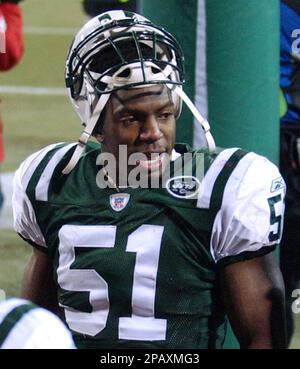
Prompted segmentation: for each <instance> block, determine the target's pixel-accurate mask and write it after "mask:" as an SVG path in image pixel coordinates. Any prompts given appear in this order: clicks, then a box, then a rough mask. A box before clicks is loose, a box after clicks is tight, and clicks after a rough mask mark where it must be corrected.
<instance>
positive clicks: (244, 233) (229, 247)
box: [210, 153, 285, 262]
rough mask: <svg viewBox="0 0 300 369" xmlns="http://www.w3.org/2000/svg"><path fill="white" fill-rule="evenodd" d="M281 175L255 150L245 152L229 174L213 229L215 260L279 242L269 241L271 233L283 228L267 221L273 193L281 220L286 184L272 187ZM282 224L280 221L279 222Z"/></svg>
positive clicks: (213, 255)
mask: <svg viewBox="0 0 300 369" xmlns="http://www.w3.org/2000/svg"><path fill="white" fill-rule="evenodd" d="M279 178H281V175H280V173H279V171H278V168H277V167H276V166H275V165H274V164H272V163H271V162H270V161H269V160H267V159H266V158H264V157H262V156H259V155H257V154H254V153H249V154H247V155H245V156H244V157H243V158H242V159H241V160H240V161H239V163H238V165H237V166H236V168H235V169H234V171H233V172H232V174H231V176H230V177H229V179H228V181H227V183H226V186H225V190H224V194H223V200H222V206H221V209H220V210H219V211H218V213H217V215H216V217H215V220H214V224H213V229H212V236H211V244H210V250H211V254H212V257H213V259H214V260H215V262H218V261H220V260H221V259H223V258H226V257H229V256H236V255H238V254H240V253H242V252H246V251H247V252H249V251H250V252H256V251H259V250H260V249H262V248H263V247H266V246H273V245H275V244H277V243H279V242H280V237H281V234H280V237H279V239H278V240H276V241H273V242H272V241H270V240H269V235H270V232H276V233H277V232H279V231H282V227H281V230H280V229H278V227H279V225H278V224H273V225H272V224H270V218H271V209H270V206H269V202H268V199H270V198H271V197H274V196H276V195H280V196H281V200H280V201H279V202H278V203H277V204H276V209H275V211H276V215H277V216H280V217H281V219H282V221H283V214H284V196H285V185H284V182H283V180H282V183H283V186H281V187H279V188H278V189H277V190H275V191H274V190H273V189H272V188H273V187H272V184H273V182H274V181H276V180H278V179H279ZM281 225H282V224H281Z"/></svg>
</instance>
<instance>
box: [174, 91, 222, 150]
mask: <svg viewBox="0 0 300 369" xmlns="http://www.w3.org/2000/svg"><path fill="white" fill-rule="evenodd" d="M167 86H168V88H169V89H170V90H173V91H174V92H175V93H176V94H177V95H178V96H179V97H180V98H181V99H182V100H183V101H184V102H185V103H186V105H187V107H188V108H189V109H190V111H191V112H192V114H193V116H194V117H195V118H196V120H197V122H198V123H199V124H200V125H201V127H202V129H203V130H204V134H205V138H206V141H207V146H208V150H209V152H210V153H213V152H214V151H215V150H216V144H215V140H214V139H213V136H212V134H211V132H210V125H209V123H208V121H207V120H206V119H204V118H203V117H202V115H201V114H200V113H199V111H198V110H197V108H196V106H195V105H194V104H193V103H192V101H191V100H190V98H189V97H188V96H187V94H186V93H185V92H184V91H183V90H182V89H181V88H180V87H178V86H176V87H175V88H174V85H167Z"/></svg>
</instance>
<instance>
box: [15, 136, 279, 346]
mask: <svg viewBox="0 0 300 369" xmlns="http://www.w3.org/2000/svg"><path fill="white" fill-rule="evenodd" d="M74 148H75V146H74V144H71V145H66V144H58V145H52V146H50V147H48V148H46V149H44V150H41V151H40V152H38V153H36V154H34V155H32V156H31V157H29V158H28V159H27V160H26V161H25V162H24V163H23V164H22V165H21V167H20V168H19V170H18V171H17V172H16V175H15V180H14V198H13V207H14V224H15V229H16V231H17V232H18V233H19V234H20V235H21V236H22V237H23V238H24V239H25V240H27V241H28V242H29V243H31V244H33V245H35V246H37V247H39V248H40V249H41V250H43V251H45V252H46V253H47V254H48V255H49V256H50V257H51V258H52V260H53V265H54V271H55V273H54V279H55V282H56V284H57V289H58V300H59V304H60V305H61V306H62V307H63V308H64V312H65V319H66V323H67V324H68V326H69V328H70V329H71V331H72V332H73V337H74V340H75V342H76V345H77V346H78V347H79V348H101V349H111V348H144V349H147V348H188V349H198V348H219V347H221V346H222V343H223V340H224V335H225V314H224V308H223V306H222V303H221V294H220V291H219V284H218V269H219V268H220V267H222V265H224V264H226V263H227V264H228V263H233V262H237V261H239V260H244V259H246V258H251V257H255V256H257V255H260V254H263V253H267V252H269V251H271V250H273V248H274V245H275V244H277V243H278V240H279V239H280V235H281V225H282V221H281V220H282V219H281V218H282V213H283V196H284V191H285V187H284V182H283V181H282V179H281V177H280V174H279V173H278V170H277V168H276V167H275V166H274V165H273V164H271V163H270V162H269V161H267V160H266V159H265V158H263V157H261V156H258V155H256V154H254V153H246V152H244V151H242V150H240V149H237V148H233V149H226V150H220V151H219V152H218V153H217V154H215V155H210V154H209V153H208V152H207V151H205V150H203V151H201V150H200V151H196V150H193V149H191V148H190V147H188V146H187V145H184V144H179V145H176V146H175V150H174V153H173V154H174V155H173V159H174V160H173V161H172V165H171V170H170V178H169V179H168V180H167V181H166V182H164V185H161V186H160V187H159V188H129V187H128V188H122V189H121V190H120V191H119V192H118V191H117V190H116V189H114V188H99V185H98V184H97V175H98V173H99V166H98V165H97V164H96V163H97V158H98V155H99V154H100V147H99V145H97V144H93V143H90V144H89V145H88V147H87V150H86V153H85V155H84V156H83V157H82V158H81V160H80V161H79V163H78V164H77V166H76V167H75V169H74V170H73V171H72V172H71V173H70V174H69V175H63V174H62V170H63V168H64V167H65V166H66V164H67V163H68V161H69V160H70V157H71V155H72V153H73V151H74ZM187 153H189V154H190V155H189V156H188V160H185V161H184V165H185V166H186V167H189V175H185V174H182V173H183V172H182V171H180V170H181V169H180V168H181V167H180V165H177V164H178V163H179V162H181V163H182V162H183V160H182V158H183V157H184V155H185V154H187ZM199 158H200V159H199ZM178 168H179V169H178ZM198 169H201V170H200V172H201V173H202V176H201V177H200V178H199V175H198V177H197V175H196V174H195V173H196V172H197V170H198ZM184 173H185V172H184ZM262 173H263V175H262ZM258 176H260V180H259V181H258V180H257V178H258ZM195 189H196V190H197V191H195ZM193 191H194V192H195V193H194V196H191V194H192V195H193ZM195 194H196V195H195Z"/></svg>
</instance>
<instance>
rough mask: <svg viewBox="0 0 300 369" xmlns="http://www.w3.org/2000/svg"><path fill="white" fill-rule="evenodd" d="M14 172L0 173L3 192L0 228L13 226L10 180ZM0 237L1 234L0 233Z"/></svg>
mask: <svg viewBox="0 0 300 369" xmlns="http://www.w3.org/2000/svg"><path fill="white" fill-rule="evenodd" d="M13 176H14V173H1V174H0V181H1V186H2V191H3V194H4V205H3V208H2V210H1V212H0V229H12V228H13V215H12V206H11V198H12V180H13ZM0 237H1V235H0Z"/></svg>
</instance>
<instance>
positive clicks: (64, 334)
mask: <svg viewBox="0 0 300 369" xmlns="http://www.w3.org/2000/svg"><path fill="white" fill-rule="evenodd" d="M74 348H75V345H74V342H73V339H72V335H71V333H70V332H69V331H68V329H67V328H66V327H65V325H64V324H63V323H62V322H61V321H60V319H58V317H57V316H56V315H54V314H52V313H51V312H49V311H47V310H45V309H42V308H40V307H38V306H36V305H34V304H32V303H31V302H29V301H26V300H23V299H18V298H11V299H9V300H7V301H4V302H1V303H0V349H74Z"/></svg>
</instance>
